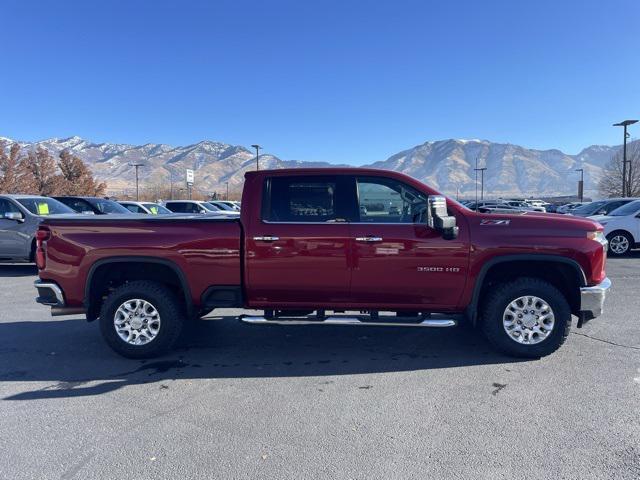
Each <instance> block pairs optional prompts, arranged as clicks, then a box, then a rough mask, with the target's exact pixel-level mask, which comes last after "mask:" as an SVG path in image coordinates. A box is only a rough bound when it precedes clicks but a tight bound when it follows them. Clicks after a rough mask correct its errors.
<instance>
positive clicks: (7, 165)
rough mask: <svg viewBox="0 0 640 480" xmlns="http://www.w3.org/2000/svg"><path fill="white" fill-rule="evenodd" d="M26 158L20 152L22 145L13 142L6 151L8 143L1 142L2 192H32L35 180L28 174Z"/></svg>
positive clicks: (0, 171) (0, 175)
mask: <svg viewBox="0 0 640 480" xmlns="http://www.w3.org/2000/svg"><path fill="white" fill-rule="evenodd" d="M27 174H28V172H27V169H26V161H25V158H24V157H23V156H22V155H21V154H20V145H18V144H17V143H13V144H11V146H10V147H9V151H8V153H7V151H6V143H4V142H0V192H1V193H32V192H31V190H32V188H33V182H31V181H30V180H31V177H30V176H29V175H27Z"/></svg>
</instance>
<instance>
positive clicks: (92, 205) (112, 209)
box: [53, 197, 131, 215]
mask: <svg viewBox="0 0 640 480" xmlns="http://www.w3.org/2000/svg"><path fill="white" fill-rule="evenodd" d="M53 198H55V199H56V200H58V201H59V202H62V203H64V204H65V205H66V206H67V207H69V208H71V209H72V210H73V211H75V212H78V213H88V214H92V213H93V214H95V215H110V214H121V213H126V214H130V213H131V211H129V210H128V209H126V208H124V207H123V206H122V205H120V204H119V203H116V202H114V201H113V200H108V199H106V198H98V197H53Z"/></svg>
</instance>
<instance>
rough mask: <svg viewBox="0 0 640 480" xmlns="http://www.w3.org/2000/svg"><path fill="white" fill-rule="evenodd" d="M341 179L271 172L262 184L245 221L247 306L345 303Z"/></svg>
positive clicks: (345, 225)
mask: <svg viewBox="0 0 640 480" xmlns="http://www.w3.org/2000/svg"><path fill="white" fill-rule="evenodd" d="M346 178H347V177H344V176H342V177H341V176H331V175H329V176H327V175H300V176H273V177H270V178H266V179H265V180H264V182H262V185H261V186H260V189H261V191H262V197H261V198H262V207H261V211H260V212H254V213H256V214H254V215H252V216H251V219H250V220H249V222H250V223H249V225H248V226H246V225H245V288H246V292H247V295H248V303H249V305H250V306H262V307H266V306H275V307H293V308H295V307H305V306H306V307H311V308H312V307H317V308H321V307H325V306H329V305H338V304H341V303H342V302H348V301H349V281H350V278H351V270H350V265H349V258H350V257H349V255H348V254H349V252H348V249H349V245H350V232H349V225H348V223H346V219H347V218H348V215H347V213H346V212H345V211H344V208H347V207H348V205H349V204H348V202H347V201H345V199H344V196H345V195H346V194H347V190H346V189H345V180H346ZM245 188H246V187H245Z"/></svg>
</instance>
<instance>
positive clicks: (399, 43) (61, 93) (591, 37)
mask: <svg viewBox="0 0 640 480" xmlns="http://www.w3.org/2000/svg"><path fill="white" fill-rule="evenodd" d="M0 14H1V18H2V22H1V23H2V26H1V27H0V45H1V46H2V47H1V49H0V58H1V62H2V63H1V64H2V71H1V72H0V136H8V137H12V138H20V139H25V140H39V139H42V138H47V137H53V136H56V137H64V136H71V135H80V136H82V137H85V138H87V139H90V140H93V141H109V142H126V143H136V144H138V143H146V142H163V143H169V144H175V145H185V144H189V143H193V142H196V141H199V140H202V139H211V140H220V141H225V142H229V143H233V144H242V145H250V144H251V143H255V142H258V143H261V144H263V145H264V146H265V152H269V153H273V154H276V155H278V156H280V157H282V158H285V159H302V160H326V161H333V162H346V163H353V164H362V163H367V162H371V161H376V160H382V159H384V158H386V157H387V156H389V155H391V154H393V153H396V152H398V151H399V150H402V149H405V148H409V147H411V146H413V145H416V144H420V143H423V142H424V141H427V140H436V139H443V138H450V137H454V138H484V139H489V140H493V141H502V142H511V143H517V144H521V145H524V146H528V147H532V148H555V147H557V148H561V149H562V150H564V151H566V152H567V153H577V151H578V150H579V149H580V148H582V147H584V146H587V145H590V144H617V143H620V142H621V139H622V132H621V131H620V130H619V129H616V128H613V127H611V124H612V123H613V122H614V121H619V120H623V119H625V118H638V117H640V61H639V60H640V35H639V32H640V2H639V1H638V0H607V1H602V0H586V1H585V0H579V1H578V0H573V1H569V0H555V1H548V0H543V1H542V0H530V1H527V2H525V1H521V0H517V1H516V0H510V1H506V0H505V1H492V0H485V1H478V0H467V1H462V0H458V1H445V0H442V1H427V0H423V1H402V0H396V1H374V0H370V1H349V0H341V1H323V0H316V1H311V0H309V1H303V0H296V1H278V0H269V1H267V0H263V1H254V2H250V1H243V0H233V1H214V0H211V1H208V2H204V1H203V2H195V1H185V0H183V1H174V2H166V1H151V0H148V1H135V0H126V1H124V0H123V1H102V2H97V1H76V2H70V1H64V0H57V1H55V2H54V1H42V2H33V1H29V0H3V2H2V9H1V11H0ZM635 130H637V132H635V131H633V130H632V132H633V133H634V136H640V127H637V126H636V127H635Z"/></svg>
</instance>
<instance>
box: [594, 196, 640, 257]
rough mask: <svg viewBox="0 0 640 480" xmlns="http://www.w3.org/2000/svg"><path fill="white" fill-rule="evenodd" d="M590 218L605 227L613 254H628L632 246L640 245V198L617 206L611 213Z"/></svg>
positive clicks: (617, 255)
mask: <svg viewBox="0 0 640 480" xmlns="http://www.w3.org/2000/svg"><path fill="white" fill-rule="evenodd" d="M589 218H590V219H591V220H595V221H596V222H598V223H600V225H602V226H603V227H604V234H605V236H606V237H607V240H609V254H610V255H611V256H613V257H619V256H621V255H626V254H627V253H629V251H630V250H631V249H632V248H636V247H638V246H640V200H635V201H633V202H631V203H627V204H626V205H623V206H622V207H620V208H616V209H615V210H613V211H612V212H609V215H595V216H593V217H589Z"/></svg>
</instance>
